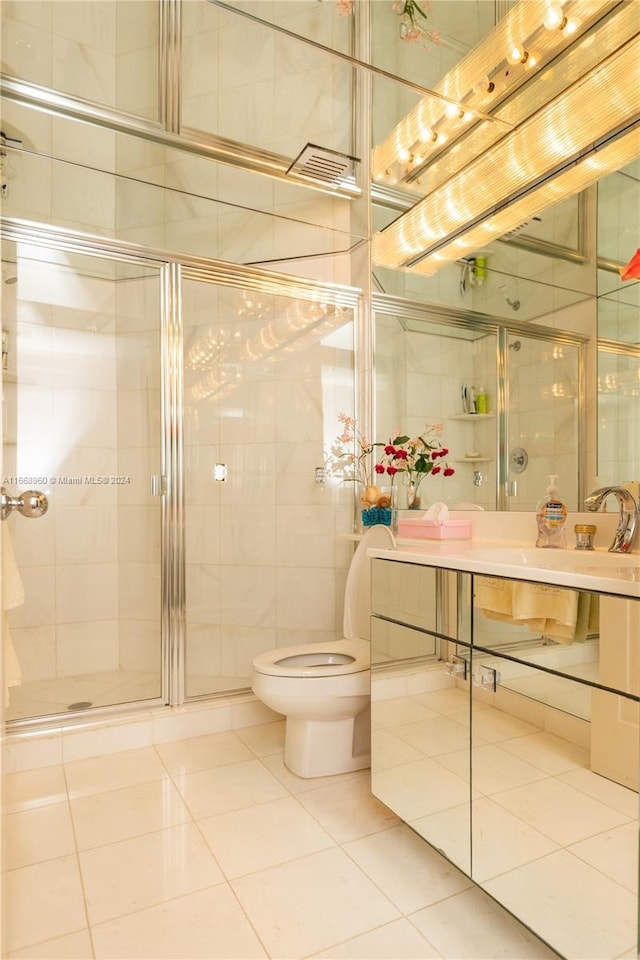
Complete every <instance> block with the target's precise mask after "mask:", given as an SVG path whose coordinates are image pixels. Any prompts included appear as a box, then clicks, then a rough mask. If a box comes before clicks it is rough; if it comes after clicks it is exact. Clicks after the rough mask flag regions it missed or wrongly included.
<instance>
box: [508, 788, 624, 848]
mask: <svg viewBox="0 0 640 960" xmlns="http://www.w3.org/2000/svg"><path fill="white" fill-rule="evenodd" d="M493 800H495V802H496V803H499V804H500V806H501V807H504V808H505V809H506V810H510V811H511V813H513V814H514V816H516V817H519V818H520V820H524V822H525V823H528V824H530V825H531V826H532V827H533V828H534V829H535V830H539V831H540V832H541V833H544V834H545V835H546V836H547V837H549V838H550V839H551V840H554V841H555V842H556V843H558V844H560V845H561V846H566V845H567V844H569V843H575V842H577V841H578V840H584V839H586V838H587V837H592V836H594V835H595V834H597V833H602V832H603V831H604V830H610V829H611V828H612V827H617V826H620V824H622V823H625V822H626V819H627V818H626V817H625V816H624V814H622V813H618V811H617V810H614V809H613V808H612V807H608V806H605V804H604V803H600V802H599V801H598V800H594V799H593V798H592V797H589V796H587V795H586V794H584V793H581V792H580V791H579V790H575V789H574V788H573V787H570V786H569V785H568V784H566V783H562V782H561V781H559V780H554V779H553V778H548V779H547V780H539V781H537V782H536V783H530V784H527V785H526V786H524V787H516V788H515V789H514V790H507V791H505V792H504V793H496V794H495V795H494V796H493Z"/></svg>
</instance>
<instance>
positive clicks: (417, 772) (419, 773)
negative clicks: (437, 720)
mask: <svg viewBox="0 0 640 960" xmlns="http://www.w3.org/2000/svg"><path fill="white" fill-rule="evenodd" d="M372 788H373V792H374V794H375V796H376V797H379V798H380V800H382V802H383V803H386V804H387V805H388V806H389V807H391V808H392V809H393V810H396V811H397V812H398V815H399V816H400V817H402V819H403V820H404V821H405V822H407V823H409V822H411V821H412V820H416V819H418V817H426V816H428V815H429V814H430V813H436V812H437V811H439V810H448V809H449V808H450V807H454V806H458V805H459V804H461V803H468V802H469V793H470V789H469V784H468V783H465V782H464V780H462V779H461V778H460V777H457V776H456V775H455V773H451V772H450V771H449V770H446V769H445V768H444V767H443V766H442V765H441V764H439V763H437V762H436V761H435V760H429V759H426V758H425V759H424V760H418V761H416V762H414V763H406V764H404V766H402V767H393V768H391V769H389V770H380V771H376V772H375V773H374V774H373V777H372Z"/></svg>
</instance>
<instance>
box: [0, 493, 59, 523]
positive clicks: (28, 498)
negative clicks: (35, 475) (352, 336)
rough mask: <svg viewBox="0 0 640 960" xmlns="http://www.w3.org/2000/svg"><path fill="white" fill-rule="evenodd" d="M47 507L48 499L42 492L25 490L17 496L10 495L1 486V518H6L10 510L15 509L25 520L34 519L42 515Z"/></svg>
mask: <svg viewBox="0 0 640 960" xmlns="http://www.w3.org/2000/svg"><path fill="white" fill-rule="evenodd" d="M48 509H49V501H48V500H47V498H46V497H45V495H44V493H40V492H39V491H38V490H25V492H24V493H20V494H18V496H17V497H12V496H11V494H8V493H5V489H4V487H2V492H1V494H0V518H1V519H2V520H6V519H7V517H8V516H9V514H10V513H11V512H12V510H17V511H18V513H21V514H22V516H23V517H26V518H27V520H36V519H37V518H38V517H43V516H44V515H45V513H46V512H47V510H48Z"/></svg>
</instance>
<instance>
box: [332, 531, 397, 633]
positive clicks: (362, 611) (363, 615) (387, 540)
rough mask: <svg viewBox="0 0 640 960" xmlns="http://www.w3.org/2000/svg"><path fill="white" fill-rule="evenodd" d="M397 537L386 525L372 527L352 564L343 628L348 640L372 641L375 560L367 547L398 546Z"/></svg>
mask: <svg viewBox="0 0 640 960" xmlns="http://www.w3.org/2000/svg"><path fill="white" fill-rule="evenodd" d="M395 545H396V541H395V537H394V536H393V533H392V532H391V530H390V529H389V527H385V526H383V525H382V524H376V525H375V526H373V527H369V529H368V530H367V532H366V533H365V534H364V535H363V537H362V540H361V541H360V543H359V544H358V546H357V548H356V551H355V553H354V555H353V559H352V560H351V564H350V566H349V573H348V574H347V583H346V586H345V592H344V617H343V623H342V629H343V631H344V636H345V639H346V640H357V639H358V638H359V637H360V638H362V639H363V640H369V639H370V637H369V633H370V627H369V617H370V613H371V560H370V558H369V557H368V556H367V550H369V549H370V548H371V547H383V548H385V547H388V548H394V547H395Z"/></svg>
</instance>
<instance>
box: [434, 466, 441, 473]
mask: <svg viewBox="0 0 640 960" xmlns="http://www.w3.org/2000/svg"><path fill="white" fill-rule="evenodd" d="M441 470H442V467H434V468H433V470H432V471H431V473H440V471H441Z"/></svg>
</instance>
